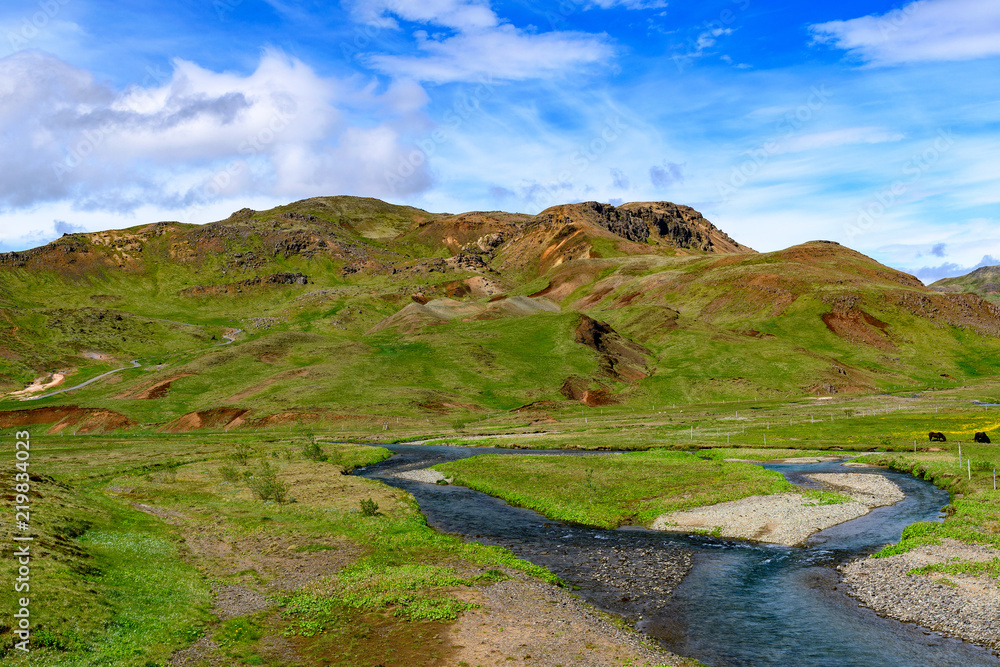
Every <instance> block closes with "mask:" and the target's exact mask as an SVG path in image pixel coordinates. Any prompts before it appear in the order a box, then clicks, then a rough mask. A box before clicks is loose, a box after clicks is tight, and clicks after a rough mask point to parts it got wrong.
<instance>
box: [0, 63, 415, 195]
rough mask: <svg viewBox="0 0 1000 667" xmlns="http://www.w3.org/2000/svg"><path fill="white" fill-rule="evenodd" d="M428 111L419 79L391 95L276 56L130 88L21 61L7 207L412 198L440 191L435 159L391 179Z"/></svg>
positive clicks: (1, 122) (3, 108)
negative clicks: (432, 169)
mask: <svg viewBox="0 0 1000 667" xmlns="http://www.w3.org/2000/svg"><path fill="white" fill-rule="evenodd" d="M427 101H428V98H427V95H426V93H425V92H424V90H423V89H422V88H421V87H420V86H419V85H418V84H416V83H414V82H412V81H404V80H401V81H397V82H395V83H394V84H393V85H391V86H390V87H389V88H388V89H387V90H385V91H384V92H379V91H377V90H376V88H375V86H374V84H372V83H371V82H370V81H367V80H361V79H346V80H340V79H335V78H324V77H321V76H319V75H317V74H316V73H315V72H314V71H313V70H312V69H311V68H310V67H308V66H307V65H305V64H304V63H302V62H301V61H298V60H296V59H293V58H288V57H286V56H284V55H283V54H281V53H277V52H273V51H272V52H266V53H265V54H264V55H263V56H262V57H261V60H260V63H259V65H258V66H257V69H256V70H255V71H253V72H252V73H250V74H246V75H243V74H235V73H219V72H213V71H210V70H206V69H204V68H202V67H200V66H198V65H196V64H194V63H191V62H188V61H184V60H176V61H174V63H173V68H172V70H171V71H170V72H169V73H167V72H163V73H159V74H157V75H156V76H154V77H151V80H148V81H146V82H143V83H142V84H141V85H135V86H132V87H130V88H128V89H126V90H124V91H116V90H114V89H112V88H111V87H109V86H108V85H106V84H104V83H100V82H98V81H96V80H95V79H94V77H93V76H92V75H91V74H90V73H89V72H87V71H84V70H81V69H78V68H75V67H73V66H71V65H69V64H67V63H65V62H63V61H61V60H59V59H58V58H56V57H54V56H51V55H47V54H44V53H41V52H38V51H22V52H19V53H17V54H15V55H12V56H10V57H7V58H4V59H0V128H2V129H0V141H2V142H3V146H4V151H3V152H0V209H12V208H15V209H16V208H24V207H30V206H35V205H37V204H40V203H43V202H54V201H64V200H66V201H72V202H74V204H75V205H76V207H77V208H80V209H94V210H97V209H100V210H112V211H128V210H132V209H135V208H137V207H139V206H142V205H147V204H158V205H161V206H167V207H174V208H186V207H189V206H193V205H205V204H206V203H208V202H209V200H214V199H216V198H219V197H239V196H249V195H271V196H281V197H292V196H295V197H297V196H311V195H315V194H317V193H338V194H341V193H363V194H366V195H374V196H380V195H382V196H387V195H392V194H396V193H398V194H407V193H413V192H416V191H418V190H420V189H422V188H425V187H427V186H428V185H429V183H430V177H429V174H428V172H427V167H426V165H425V164H423V162H420V163H419V164H416V165H410V167H409V168H408V170H407V177H406V178H405V179H402V180H399V181H398V182H396V183H393V184H390V182H389V181H388V180H387V178H386V174H387V173H390V172H393V171H394V170H397V168H398V166H399V165H400V163H401V162H403V161H405V160H406V159H407V158H408V156H409V155H411V152H412V150H413V146H412V145H411V144H410V143H409V142H408V141H407V137H409V136H413V135H416V134H417V133H419V132H422V131H424V130H426V129H427V128H428V127H429V121H428V120H427V119H426V117H425V116H424V114H423V112H422V108H423V107H424V105H425V104H426V103H427Z"/></svg>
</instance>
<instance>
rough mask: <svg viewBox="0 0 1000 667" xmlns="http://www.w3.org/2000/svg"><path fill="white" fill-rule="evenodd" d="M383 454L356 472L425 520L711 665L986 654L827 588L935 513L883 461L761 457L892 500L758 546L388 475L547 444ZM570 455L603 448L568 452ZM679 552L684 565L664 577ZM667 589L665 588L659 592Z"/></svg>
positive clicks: (975, 661)
mask: <svg viewBox="0 0 1000 667" xmlns="http://www.w3.org/2000/svg"><path fill="white" fill-rule="evenodd" d="M388 449H390V450H392V451H393V452H394V453H395V456H393V457H392V458H391V459H388V460H387V461H384V462H383V463H380V464H378V465H375V466H370V467H368V468H366V469H361V470H359V471H358V474H361V475H363V476H365V477H370V478H374V479H379V480H381V481H383V482H385V483H387V484H390V485H392V486H395V487H398V488H402V489H405V490H406V491H409V492H410V493H412V494H413V495H414V496H415V497H416V499H417V501H418V502H419V503H420V508H421V511H423V513H424V515H425V516H426V517H427V521H428V523H429V524H430V525H431V526H433V527H434V528H435V529H437V530H440V531H442V532H445V533H451V534H456V535H459V536H461V537H463V538H464V539H467V540H475V541H478V542H482V543H484V544H495V545H501V546H504V547H507V548H508V549H510V550H511V551H513V552H514V553H516V554H517V555H518V556H520V557H521V558H524V559H526V560H529V561H532V562H534V563H537V564H539V565H542V566H544V567H547V568H548V569H550V570H551V571H553V572H554V573H556V574H557V575H558V576H559V577H561V578H562V579H563V581H565V582H566V583H568V584H570V585H572V586H573V587H574V589H576V592H577V593H578V594H580V595H581V596H582V597H583V598H584V599H586V600H587V601H588V602H590V603H591V604H593V605H594V606H596V607H599V608H601V609H605V610H607V611H611V612H614V613H617V614H620V615H622V616H624V617H625V618H627V619H629V620H630V621H631V622H633V623H634V625H635V627H636V628H637V629H639V630H641V631H643V632H645V633H646V634H648V635H649V636H650V637H652V638H654V639H656V640H657V641H658V642H659V643H660V644H661V645H663V646H664V647H665V648H667V649H668V650H670V651H673V652H674V653H677V654H679V655H684V656H689V657H693V658H697V659H698V660H700V661H701V662H704V663H705V664H708V665H713V666H714V667H723V666H728V665H753V666H755V667H756V666H765V665H783V666H789V665H810V666H812V665H830V666H834V665H835V666H837V667H848V666H854V665H856V666H858V667H871V666H872V665H893V666H895V667H925V666H931V665H934V666H938V665H942V666H943V665H949V666H957V665H961V666H963V667H973V666H978V665H984V666H987V665H997V666H1000V658H998V657H997V656H995V655H994V654H993V653H992V652H989V651H987V650H985V649H983V648H980V647H978V646H975V645H972V644H969V643H965V642H962V641H959V640H956V639H951V638H946V637H942V636H940V635H939V634H937V633H935V632H931V631H929V630H926V629H924V628H921V627H919V626H916V625H913V624H909V623H900V622H897V621H893V620H891V619H885V618H881V617H879V616H878V615H876V614H875V613H874V612H872V611H870V610H868V609H866V608H863V607H859V606H858V604H857V602H856V601H855V600H854V599H853V598H851V597H849V596H847V595H846V594H844V592H843V591H842V590H841V589H840V587H839V586H838V579H839V577H838V575H837V572H836V570H835V569H834V566H836V565H837V564H838V563H841V562H844V561H846V560H850V559H853V558H857V557H860V556H863V555H866V554H869V553H872V552H873V551H876V550H877V549H879V548H880V547H881V546H883V545H884V544H886V543H889V542H896V541H898V540H899V536H900V534H901V532H902V530H903V528H905V527H906V526H907V525H909V524H911V523H913V522H915V521H929V520H936V519H938V518H939V517H940V510H941V508H942V507H943V506H944V505H946V504H947V502H948V494H947V493H946V492H945V491H941V490H940V489H937V488H935V487H934V486H933V485H932V484H930V483H929V482H925V481H923V480H919V479H916V478H914V477H912V476H910V475H906V474H903V473H899V472H895V471H891V470H867V469H846V468H843V467H842V466H841V464H840V463H839V462H835V463H818V464H808V465H770V464H769V465H767V466H766V467H767V468H769V469H772V470H777V471H779V472H781V473H783V474H784V475H785V476H786V477H787V478H789V479H790V480H791V481H793V482H796V483H803V482H806V483H807V484H809V485H812V486H815V484H813V483H809V482H807V481H806V480H804V479H803V478H802V475H804V474H811V473H818V472H847V471H849V472H860V473H867V474H881V475H885V476H886V477H888V478H889V479H891V480H892V481H893V482H895V483H896V484H898V485H899V486H900V488H902V490H903V491H904V493H905V494H906V499H905V500H903V501H901V502H899V503H897V504H896V505H893V506H890V507H880V508H876V509H874V510H872V511H871V512H870V513H869V514H867V515H865V516H863V517H860V518H858V519H855V520H853V521H848V522H846V523H843V524H840V525H839V526H834V527H832V528H829V529H827V530H825V531H822V532H820V533H817V534H815V535H814V536H813V537H812V538H810V540H809V542H808V543H807V545H806V546H804V547H784V546H774V545H763V544H757V543H751V542H744V541H738V540H724V539H717V538H711V537H705V536H697V535H693V536H685V535H679V534H674V533H662V532H657V531H649V530H645V529H641V528H634V527H630V528H621V529H617V530H601V529H594V528H586V527H581V526H576V525H569V524H564V523H562V522H559V521H554V520H552V519H548V518H546V517H544V516H542V515H540V514H538V513H536V512H533V511H531V510H527V509H523V508H518V507H512V506H510V505H508V504H507V503H505V502H504V501H502V500H499V499H497V498H493V497H491V496H488V495H485V494H482V493H479V492H478V491H473V490H471V489H468V488H465V487H462V486H443V485H434V484H424V483H421V482H414V481H410V480H406V479H400V478H397V477H392V476H391V475H389V473H392V472H397V471H402V470H412V469H416V468H423V467H427V466H429V465H434V464H436V463H441V462H444V461H448V460H455V459H460V458H467V457H469V456H474V455H477V454H507V455H513V456H516V455H519V454H525V453H530V454H547V455H567V454H569V453H568V452H565V451H559V452H543V451H537V450H533V451H531V452H523V451H518V450H506V449H487V448H469V447H451V446H433V445H389V446H388ZM572 454H574V455H606V454H605V453H594V454H590V453H578V452H572ZM686 562H691V563H692V565H691V569H690V571H689V572H688V574H687V576H686V577H684V578H683V580H680V579H679V577H677V576H671V574H670V573H671V572H672V571H675V570H677V564H678V563H686ZM669 589H675V590H674V591H673V594H672V595H663V594H661V593H659V591H662V590H669Z"/></svg>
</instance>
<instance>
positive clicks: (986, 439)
mask: <svg viewBox="0 0 1000 667" xmlns="http://www.w3.org/2000/svg"><path fill="white" fill-rule="evenodd" d="M976 442H982V443H984V444H987V445H988V444H990V436H988V435H986V434H985V433H979V432H977V433H976Z"/></svg>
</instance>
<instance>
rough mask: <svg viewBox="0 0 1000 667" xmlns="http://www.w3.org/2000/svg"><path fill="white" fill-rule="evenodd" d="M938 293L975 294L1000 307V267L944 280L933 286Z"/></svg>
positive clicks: (983, 269)
mask: <svg viewBox="0 0 1000 667" xmlns="http://www.w3.org/2000/svg"><path fill="white" fill-rule="evenodd" d="M930 288H931V289H932V290H934V291H937V292H946V293H956V292H974V293H976V294H979V295H980V296H982V297H983V298H985V299H987V300H989V301H992V302H993V303H996V304H998V305H1000V266H982V267H980V268H978V269H976V270H975V271H972V272H971V273H967V274H965V275H964V276H956V277H955V278H942V279H941V280H938V281H937V282H935V283H933V284H931V286H930Z"/></svg>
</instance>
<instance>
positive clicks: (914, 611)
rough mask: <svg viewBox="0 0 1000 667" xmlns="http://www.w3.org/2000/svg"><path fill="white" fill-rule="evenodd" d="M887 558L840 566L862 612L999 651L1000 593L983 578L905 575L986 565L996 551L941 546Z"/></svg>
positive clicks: (947, 543) (949, 543)
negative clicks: (928, 568) (952, 565)
mask: <svg viewBox="0 0 1000 667" xmlns="http://www.w3.org/2000/svg"><path fill="white" fill-rule="evenodd" d="M942 542H943V543H942V544H933V545H926V546H922V547H917V548H916V549H914V550H913V551H910V552H908V553H905V554H898V555H895V556H888V557H885V558H873V557H868V558H862V559H860V560H856V561H853V562H851V563H847V564H845V565H841V566H840V567H839V568H838V569H839V570H840V572H841V576H842V580H843V582H844V583H845V584H846V585H847V587H848V592H849V594H850V595H852V596H853V597H855V598H857V599H858V600H859V601H860V602H861V603H862V604H863V605H864V606H866V607H869V608H871V609H873V610H874V611H875V612H877V613H879V614H881V615H883V616H888V617H889V618H895V619H897V620H900V621H908V622H912V623H917V624H919V625H922V626H924V627H926V628H930V629H932V630H936V631H938V632H940V633H942V634H945V635H950V636H953V637H959V638H961V639H964V640H966V641H971V642H975V643H977V644H982V645H986V646H990V647H992V648H994V649H998V648H1000V588H998V587H997V583H998V582H997V580H996V579H994V578H992V577H990V576H987V575H980V576H972V575H967V574H944V573H941V572H932V573H930V574H927V575H921V574H908V572H910V571H911V570H913V569H915V568H919V567H923V566H925V565H930V564H933V563H945V562H977V561H990V560H993V559H994V558H997V557H1000V551H998V550H997V549H992V548H988V547H983V546H977V545H969V544H962V543H961V542H957V541H955V540H942Z"/></svg>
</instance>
